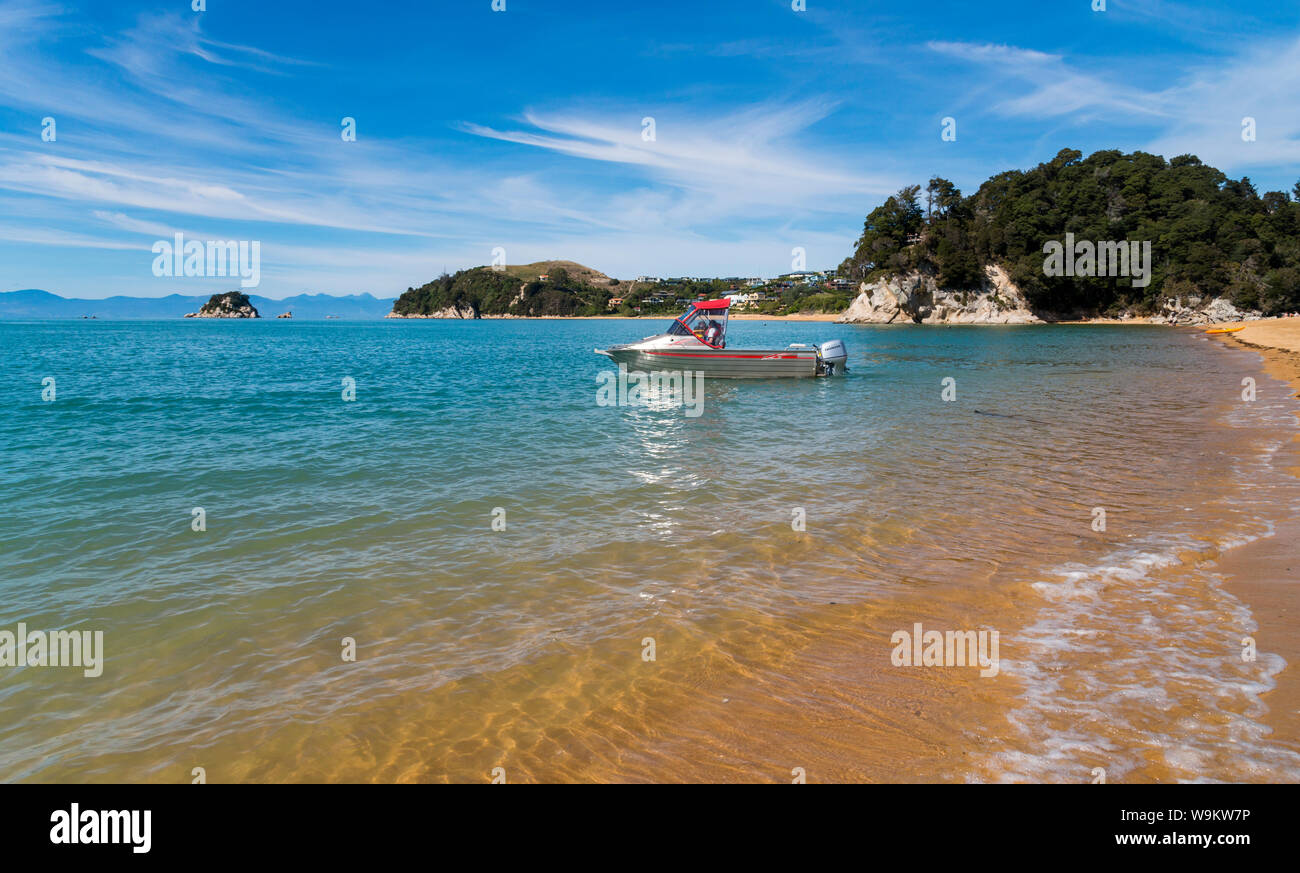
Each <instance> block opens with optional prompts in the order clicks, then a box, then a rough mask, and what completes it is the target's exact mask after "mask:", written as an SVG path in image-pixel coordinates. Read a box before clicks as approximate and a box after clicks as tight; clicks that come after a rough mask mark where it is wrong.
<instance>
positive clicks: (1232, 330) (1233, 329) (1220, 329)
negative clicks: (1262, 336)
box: [1206, 324, 1246, 333]
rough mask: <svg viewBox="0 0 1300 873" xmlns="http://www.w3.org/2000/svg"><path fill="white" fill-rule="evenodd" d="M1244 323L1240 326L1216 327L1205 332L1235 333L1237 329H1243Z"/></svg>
mask: <svg viewBox="0 0 1300 873" xmlns="http://www.w3.org/2000/svg"><path fill="white" fill-rule="evenodd" d="M1245 329H1246V325H1244V324H1243V325H1241V326H1240V327H1216V328H1214V329H1213V330H1207V331H1206V333H1236V332H1237V331H1239V330H1245Z"/></svg>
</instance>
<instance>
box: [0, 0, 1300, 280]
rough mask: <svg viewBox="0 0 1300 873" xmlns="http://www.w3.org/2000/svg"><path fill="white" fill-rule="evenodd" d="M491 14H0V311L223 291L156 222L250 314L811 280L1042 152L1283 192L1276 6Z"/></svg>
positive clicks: (14, 2)
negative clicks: (909, 191) (274, 307)
mask: <svg viewBox="0 0 1300 873" xmlns="http://www.w3.org/2000/svg"><path fill="white" fill-rule="evenodd" d="M505 2H506V9H505V11H504V12H494V11H492V9H491V0H463V2H437V0H427V2H386V3H378V2H371V3H341V2H330V0H311V2H303V0H285V2H276V3H269V2H265V0H261V2H246V0H206V5H207V9H206V11H203V12H194V11H193V10H192V9H191V2H190V0H169V2H158V3H132V2H115V3H111V4H108V3H81V4H67V3H57V2H44V0H0V290H12V289H17V288H29V287H35V288H45V289H47V290H50V291H53V292H55V293H58V294H62V295H64V296H76V297H104V296H109V295H112V294H133V295H139V296H161V295H164V294H168V293H172V292H180V293H186V294H203V293H212V292H214V291H224V290H231V289H232V288H234V287H237V283H233V282H231V281H229V280H225V279H212V278H201V277H191V278H165V277H164V278H158V277H155V276H154V275H153V273H152V270H151V267H152V264H153V258H154V256H153V253H152V252H151V246H152V245H153V243H154V242H155V241H157V240H160V239H168V240H170V239H171V238H172V236H173V234H175V233H176V232H182V233H184V234H186V236H187V238H192V239H199V240H210V239H221V240H257V241H260V243H261V248H262V258H261V260H262V270H261V272H262V278H261V284H260V286H259V287H258V288H257V289H256V293H260V294H263V295H266V296H270V297H282V296H287V295H290V294H297V293H301V292H304V291H312V292H325V293H332V294H346V293H353V292H362V291H368V292H370V293H373V294H375V295H377V296H386V297H391V296H395V295H396V294H398V293H400V292H401V291H402V290H404V289H405V288H406V287H408V286H410V285H419V284H422V283H423V282H426V281H428V280H429V279H431V278H433V277H434V276H436V275H437V274H439V273H440V272H442V271H443V270H444V269H446V270H449V271H451V270H456V269H459V268H463V267H468V266H474V265H477V264H484V263H489V262H490V260H491V258H492V250H493V249H494V248H495V247H498V246H499V247H502V248H504V249H505V251H506V259H507V260H508V261H509V262H510V263H512V264H513V263H527V262H530V261H535V260H541V259H546V258H569V259H572V260H577V261H580V262H583V263H585V264H588V265H590V266H592V267H595V268H597V269H600V270H603V271H605V272H607V273H609V274H611V275H615V276H619V277H623V278H627V277H634V276H636V275H639V274H652V275H746V276H748V275H775V274H777V273H780V272H784V271H786V270H789V269H790V267H791V250H792V249H793V248H794V247H796V246H799V247H802V248H803V249H805V250H806V252H807V262H808V267H809V268H813V269H817V268H827V267H834V266H836V265H837V264H838V263H839V262H840V260H842V259H843V258H844V257H845V256H846V255H847V254H848V253H849V251H850V249H851V246H852V243H853V240H854V239H855V238H856V237H857V234H858V232H859V231H860V229H861V225H862V220H863V217H864V216H865V214H866V213H867V212H868V211H869V210H870V209H871V208H873V207H874V206H875V205H877V204H878V203H879V202H880V201H881V200H882V199H883V198H884V197H885V196H887V195H888V194H889V193H891V192H893V191H895V190H897V189H898V188H899V187H901V186H903V185H905V184H909V183H920V184H924V183H925V181H926V180H928V179H929V178H930V177H931V176H933V175H942V176H945V177H947V178H949V179H951V180H953V181H954V182H956V183H957V185H958V186H959V187H961V188H962V190H963V191H968V192H969V191H972V190H974V189H975V188H976V187H978V185H979V183H980V182H982V181H983V180H984V179H985V178H987V177H988V176H989V175H991V174H994V173H997V172H1000V171H1002V170H1005V169H1010V168H1027V167H1030V166H1032V165H1034V164H1036V163H1038V162H1039V161H1043V160H1047V159H1050V158H1051V157H1052V156H1053V155H1054V154H1055V153H1056V152H1057V151H1058V150H1060V149H1061V148H1065V147H1071V148H1078V149H1081V150H1083V151H1084V152H1085V153H1087V152H1091V151H1094V150H1097V149H1101V148H1120V149H1124V150H1132V149H1144V150H1148V151H1152V152H1155V153H1157V154H1163V155H1165V156H1166V157H1172V156H1174V155H1176V154H1182V153H1187V152H1191V153H1194V154H1197V155H1199V156H1200V157H1201V158H1202V159H1203V160H1205V161H1206V162H1207V163H1211V164H1213V165H1215V166H1217V167H1219V168H1220V169H1222V170H1224V171H1225V172H1227V173H1228V174H1230V175H1233V176H1240V175H1249V176H1250V177H1251V178H1252V179H1253V180H1254V181H1255V183H1256V185H1257V187H1259V189H1260V190H1261V191H1264V190H1273V189H1280V190H1286V191H1289V190H1290V189H1291V187H1292V185H1294V184H1295V182H1296V181H1297V179H1300V111H1298V110H1300V4H1297V3H1294V2H1289V3H1278V2H1237V3H1233V4H1231V6H1232V7H1233V8H1232V9H1231V10H1228V9H1225V8H1223V6H1224V4H1220V3H1214V2H1165V0H1128V2H1125V0H1107V3H1106V6H1107V9H1106V10H1105V11H1104V12H1096V11H1093V9H1092V0H1038V2H1007V3H998V2H971V0H961V2H937V0H932V2H928V3H918V4H899V3H885V2H876V0H862V2H856V3H849V2H830V0H807V3H806V5H807V9H806V11H794V10H792V8H791V3H790V2H789V0H771V2H769V0H748V2H727V0H711V2H708V3H701V2H699V0H692V2H683V3H676V2H655V3H645V4H636V5H637V6H642V7H644V8H641V9H632V8H629V6H631V5H632V4H623V3H608V2H590V3H587V2H557V0H548V2H544V0H505ZM1246 116H1250V117H1253V118H1255V119H1256V129H1257V139H1256V140H1255V141H1254V142H1244V141H1243V140H1242V137H1241V129H1242V119H1243V118H1244V117H1246ZM46 117H52V118H54V119H55V132H56V139H55V141H54V142H46V141H44V140H43V139H42V136H41V131H42V119H44V118H46ZM344 117H352V118H355V119H356V125H357V138H356V141H355V142H345V141H343V139H342V137H341V136H340V132H341V130H342V127H341V122H342V119H343V118H344ZM646 117H652V118H653V119H654V131H655V138H654V140H653V141H647V140H645V139H644V138H643V125H642V120H643V119H644V118H646ZM945 117H952V118H954V119H955V120H956V123H957V127H956V133H957V138H956V140H955V141H953V142H945V141H943V140H942V139H941V136H940V133H941V125H942V120H943V119H944V118H945Z"/></svg>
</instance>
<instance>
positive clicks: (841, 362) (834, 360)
mask: <svg viewBox="0 0 1300 873" xmlns="http://www.w3.org/2000/svg"><path fill="white" fill-rule="evenodd" d="M848 360H849V353H848V350H847V349H845V348H844V343H843V342H841V341H840V340H837V339H836V340H827V341H826V342H824V343H822V344H820V345H818V346H817V371H818V372H819V373H822V374H825V375H827V376H833V375H835V374H836V373H847V372H848V371H849V368H848V367H846V366H845V364H846V363H847V362H848Z"/></svg>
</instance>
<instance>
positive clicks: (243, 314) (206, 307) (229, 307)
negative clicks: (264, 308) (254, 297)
mask: <svg viewBox="0 0 1300 873" xmlns="http://www.w3.org/2000/svg"><path fill="white" fill-rule="evenodd" d="M185 317H186V318H261V317H262V316H261V315H259V314H258V312H257V307H255V306H253V304H252V302H251V301H250V300H249V299H248V295H247V294H244V293H243V292H240V291H228V292H226V293H225V294H213V295H212V296H211V297H209V298H208V302H207V303H204V304H203V305H202V306H201V307H199V311H198V312H191V313H188V314H187V315H186V316H185Z"/></svg>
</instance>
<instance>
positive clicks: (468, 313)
mask: <svg viewBox="0 0 1300 873" xmlns="http://www.w3.org/2000/svg"><path fill="white" fill-rule="evenodd" d="M478 317H479V314H478V313H477V312H475V311H474V308H473V307H472V306H448V307H447V308H446V309H439V310H438V311H437V312H430V313H429V314H428V315H422V314H418V313H411V314H409V315H403V314H401V313H398V312H390V313H388V314H387V315H385V316H384V318H478Z"/></svg>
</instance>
